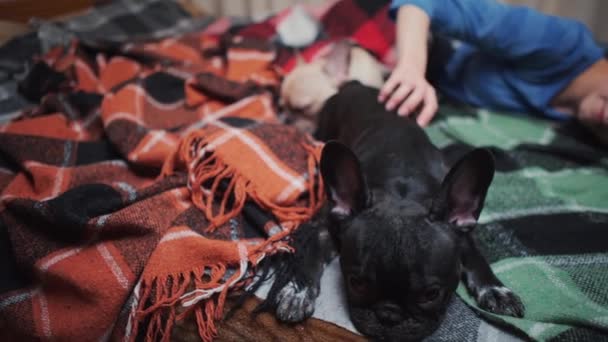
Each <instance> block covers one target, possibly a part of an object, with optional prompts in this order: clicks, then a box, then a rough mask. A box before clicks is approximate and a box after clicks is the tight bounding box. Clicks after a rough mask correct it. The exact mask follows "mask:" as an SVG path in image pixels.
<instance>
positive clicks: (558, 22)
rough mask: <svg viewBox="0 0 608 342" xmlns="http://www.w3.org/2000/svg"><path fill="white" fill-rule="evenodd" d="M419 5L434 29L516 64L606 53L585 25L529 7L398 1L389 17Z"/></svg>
mask: <svg viewBox="0 0 608 342" xmlns="http://www.w3.org/2000/svg"><path fill="white" fill-rule="evenodd" d="M403 5H414V6H417V7H419V8H420V9H422V10H423V11H425V12H426V13H427V14H428V15H429V18H430V19H431V31H432V32H433V34H435V35H441V36H444V37H447V38H451V39H457V40H461V41H463V42H466V43H469V44H471V45H474V46H476V47H477V48H478V49H480V50H482V51H483V52H484V53H487V54H489V55H494V56H496V57H499V58H501V59H507V60H509V59H510V60H513V59H518V58H520V57H529V56H532V55H533V56H534V57H535V59H537V60H543V61H544V62H545V63H547V62H549V63H559V62H563V59H568V58H573V59H578V58H580V57H581V55H584V56H583V59H591V60H597V59H598V58H600V57H601V55H602V49H601V48H600V47H599V45H598V44H597V42H595V41H594V39H593V35H592V34H591V32H590V31H589V30H588V29H587V27H586V26H585V25H583V24H582V23H580V22H577V21H575V20H571V19H566V18H560V17H555V16H550V15H546V14H543V13H541V12H539V11H537V10H534V9H532V8H530V7H527V6H513V5H509V4H504V3H499V2H497V1H495V0H393V1H392V2H391V6H390V10H389V13H390V15H391V16H392V17H393V18H394V17H395V15H396V12H397V10H398V9H399V7H401V6H403Z"/></svg>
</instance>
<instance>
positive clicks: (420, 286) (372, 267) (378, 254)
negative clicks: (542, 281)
mask: <svg viewBox="0 0 608 342" xmlns="http://www.w3.org/2000/svg"><path fill="white" fill-rule="evenodd" d="M490 158H491V157H490ZM493 171H494V169H493V162H492V160H491V159H490V160H488V159H487V156H486V155H484V154H483V153H479V152H473V153H470V154H469V155H467V156H465V158H463V160H461V162H459V163H458V164H457V165H456V166H454V168H453V169H452V170H451V171H450V172H449V173H448V175H447V176H446V178H445V180H444V182H443V184H442V185H441V189H440V190H439V191H438V194H437V196H436V198H435V199H434V200H433V201H432V204H430V208H429V206H425V205H423V204H420V203H418V202H415V201H411V200H409V199H407V196H402V195H400V194H399V193H395V192H392V191H387V190H386V189H368V188H367V186H366V184H365V183H366V182H365V179H364V177H363V175H362V174H361V170H360V166H359V164H358V161H357V159H356V157H355V156H354V154H352V152H350V150H348V148H347V147H345V146H344V145H341V144H339V143H333V142H332V143H328V144H327V145H326V146H325V149H324V151H323V156H322V159H321V172H322V174H323V178H324V180H325V182H326V184H327V186H328V189H329V192H330V197H331V202H332V203H333V207H332V214H333V217H334V219H335V226H334V227H332V229H333V230H334V231H333V232H332V235H333V236H334V237H335V239H336V240H337V242H338V246H339V252H340V263H341V267H342V273H343V277H344V282H345V287H346V293H347V299H348V305H349V312H350V316H351V320H352V322H353V324H354V325H355V326H356V327H357V329H359V331H361V332H362V333H363V334H365V335H368V336H371V337H374V338H375V339H378V340H387V341H404V340H420V339H422V338H423V337H425V336H427V335H429V334H430V333H432V332H433V331H434V330H435V329H436V328H437V326H438V325H439V323H440V320H441V317H442V316H443V314H444V313H445V310H446V308H447V305H448V302H449V300H450V298H451V296H452V294H453V293H454V290H455V289H456V287H457V285H458V282H459V280H460V275H461V267H462V266H461V255H460V246H461V241H462V239H463V238H464V236H465V234H466V233H467V231H468V230H467V227H469V228H470V224H472V223H474V222H475V221H476V218H477V217H478V216H479V212H480V211H481V205H482V203H483V200H484V198H485V194H486V191H487V187H488V186H489V184H490V182H491V180H492V176H493Z"/></svg>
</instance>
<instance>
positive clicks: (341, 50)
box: [323, 39, 353, 87]
mask: <svg viewBox="0 0 608 342" xmlns="http://www.w3.org/2000/svg"><path fill="white" fill-rule="evenodd" d="M352 46H353V45H352V43H351V42H350V41H348V40H347V39H342V40H339V41H337V42H335V43H334V44H333V46H332V48H331V50H330V51H329V53H328V54H327V56H325V64H324V65H323V72H325V74H327V76H329V78H330V79H331V80H332V81H333V83H334V86H336V87H339V86H340V85H341V84H342V83H344V82H346V81H347V80H348V70H349V67H350V57H351V56H350V52H351V48H352Z"/></svg>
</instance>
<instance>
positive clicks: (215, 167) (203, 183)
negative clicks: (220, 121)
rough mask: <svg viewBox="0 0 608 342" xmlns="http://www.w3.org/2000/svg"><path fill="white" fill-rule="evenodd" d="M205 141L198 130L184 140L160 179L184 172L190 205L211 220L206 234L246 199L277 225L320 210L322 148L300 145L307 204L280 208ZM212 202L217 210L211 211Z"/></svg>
mask: <svg viewBox="0 0 608 342" xmlns="http://www.w3.org/2000/svg"><path fill="white" fill-rule="evenodd" d="M207 138H208V137H206V136H205V133H204V131H201V130H198V131H194V132H191V133H190V134H189V135H188V136H186V137H184V138H183V139H182V141H181V143H180V145H179V146H178V148H177V149H176V151H174V153H173V154H172V155H170V156H169V157H168V158H167V159H166V160H165V163H164V164H163V168H162V171H161V177H165V176H168V175H170V174H172V173H173V172H174V170H175V169H176V168H177V167H179V168H182V167H183V168H185V169H186V170H187V172H188V187H189V189H190V191H191V195H192V202H193V203H194V205H195V206H196V207H198V208H199V209H200V210H201V211H203V212H204V213H205V216H206V217H207V219H208V220H209V221H210V223H211V224H210V227H209V231H213V230H215V229H216V228H217V227H219V226H221V225H222V224H224V223H226V222H227V221H229V220H230V219H232V218H234V217H235V216H237V215H238V214H239V213H240V212H241V210H242V209H243V207H244V205H245V201H246V200H247V199H248V198H249V199H251V200H253V201H254V202H255V203H257V204H258V205H260V206H261V207H262V208H266V209H268V210H270V211H271V212H272V214H273V215H274V216H275V217H276V218H277V219H278V220H279V221H280V222H293V223H295V225H296V226H297V225H298V224H299V223H301V222H304V221H306V220H309V219H310V218H311V217H312V216H313V215H314V213H315V212H316V211H317V210H318V209H319V208H320V207H321V205H322V202H323V191H324V190H323V182H322V180H321V176H320V174H319V172H317V165H319V161H320V157H321V147H322V146H320V145H315V144H313V143H312V142H311V143H302V147H303V148H304V149H305V150H306V151H307V152H308V160H307V168H308V170H307V171H308V174H309V175H310V177H309V179H308V180H307V188H308V189H307V190H308V191H307V194H308V200H307V204H306V205H305V206H296V205H294V204H288V205H281V204H278V203H276V201H275V200H274V199H273V198H268V197H267V196H265V195H264V194H261V193H260V192H257V191H256V189H255V187H254V185H253V184H252V182H251V181H249V180H247V179H246V178H245V177H244V176H243V175H241V174H240V173H239V172H238V170H236V169H235V168H234V167H231V166H229V165H226V164H225V163H224V162H223V161H222V160H221V158H219V157H218V156H217V154H216V153H214V151H212V150H211V149H210V148H209V141H208V140H207ZM214 203H216V208H217V209H214V206H213V204H214ZM218 204H219V205H218ZM218 207H219V208H218Z"/></svg>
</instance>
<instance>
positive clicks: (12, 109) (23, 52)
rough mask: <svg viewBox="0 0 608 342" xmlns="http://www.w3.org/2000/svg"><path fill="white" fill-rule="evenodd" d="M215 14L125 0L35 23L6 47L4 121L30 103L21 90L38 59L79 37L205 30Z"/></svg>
mask: <svg viewBox="0 0 608 342" xmlns="http://www.w3.org/2000/svg"><path fill="white" fill-rule="evenodd" d="M213 20H214V19H213V18H211V17H202V18H193V17H192V16H191V15H190V14H189V13H188V12H187V11H186V10H184V8H183V7H182V6H180V5H179V3H177V2H176V1H174V0H119V1H113V2H111V3H110V4H108V5H105V6H102V7H98V8H92V9H90V10H89V11H88V12H86V13H84V14H83V15H80V16H77V17H74V18H72V19H70V20H67V21H63V22H46V21H36V20H34V21H33V23H32V24H33V25H34V30H33V31H32V32H31V33H29V34H27V35H25V36H23V37H18V38H16V39H13V40H12V41H9V42H8V43H7V44H5V45H3V46H2V47H0V123H3V122H6V121H8V120H11V119H13V118H15V117H17V116H18V115H19V113H20V111H21V110H22V109H24V108H27V107H28V106H29V105H30V103H29V101H28V100H27V99H26V98H24V97H23V96H22V95H20V94H19V92H17V81H19V80H20V79H22V78H23V76H24V75H25V74H26V73H27V71H28V69H29V67H30V65H31V60H32V57H34V56H36V55H39V54H41V53H43V52H46V51H48V50H49V49H50V48H51V47H54V46H57V45H64V46H65V45H67V44H69V43H70V41H72V39H73V38H77V39H78V40H79V41H81V42H88V43H90V44H97V45H98V44H100V43H105V44H112V43H127V42H140V41H144V40H156V39H161V38H166V37H173V36H177V35H180V34H182V33H186V32H191V31H195V30H199V29H202V28H204V27H206V26H207V25H209V24H210V23H211V22H213Z"/></svg>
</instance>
